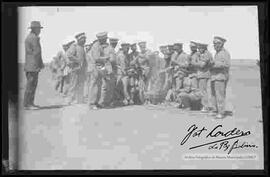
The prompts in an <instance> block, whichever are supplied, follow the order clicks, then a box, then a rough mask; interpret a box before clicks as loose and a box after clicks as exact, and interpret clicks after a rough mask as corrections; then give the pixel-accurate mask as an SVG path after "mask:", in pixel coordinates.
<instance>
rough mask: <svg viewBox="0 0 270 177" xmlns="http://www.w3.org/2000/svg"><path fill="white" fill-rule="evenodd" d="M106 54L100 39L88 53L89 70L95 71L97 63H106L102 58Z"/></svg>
mask: <svg viewBox="0 0 270 177" xmlns="http://www.w3.org/2000/svg"><path fill="white" fill-rule="evenodd" d="M103 55H104V49H103V47H102V46H101V45H100V43H99V42H98V41H96V42H95V43H94V44H93V46H92V48H91V49H90V51H89V52H88V53H87V64H88V67H87V71H88V72H93V71H95V70H96V66H97V63H100V64H105V60H102V59H101V56H103Z"/></svg>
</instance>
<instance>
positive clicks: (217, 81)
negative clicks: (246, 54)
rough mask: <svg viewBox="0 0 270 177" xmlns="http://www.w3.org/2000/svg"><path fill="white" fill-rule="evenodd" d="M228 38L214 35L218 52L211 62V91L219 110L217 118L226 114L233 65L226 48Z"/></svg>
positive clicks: (215, 110)
mask: <svg viewBox="0 0 270 177" xmlns="http://www.w3.org/2000/svg"><path fill="white" fill-rule="evenodd" d="M225 42H226V39H224V38H222V37H218V36H215V37H214V41H213V44H214V48H215V50H216V54H215V56H214V60H213V61H212V62H211V70H210V72H211V91H212V98H213V105H214V106H215V107H214V112H217V115H216V118H219V119H221V118H223V117H224V116H225V99H226V87H227V82H228V80H229V69H230V65H231V56H230V54H229V52H228V51H227V50H226V49H225V48H224V43H225Z"/></svg>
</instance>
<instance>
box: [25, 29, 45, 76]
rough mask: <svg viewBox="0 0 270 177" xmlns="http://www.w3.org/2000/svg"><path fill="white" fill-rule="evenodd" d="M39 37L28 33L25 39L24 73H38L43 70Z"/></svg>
mask: <svg viewBox="0 0 270 177" xmlns="http://www.w3.org/2000/svg"><path fill="white" fill-rule="evenodd" d="M43 66H44V65H43V61H42V57H41V46H40V42H39V37H38V36H37V35H35V34H34V33H32V32H30V34H28V36H27V37H26V39H25V66H24V70H25V71H26V72H39V71H40V70H41V69H42V68H43Z"/></svg>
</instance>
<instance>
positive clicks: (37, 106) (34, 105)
mask: <svg viewBox="0 0 270 177" xmlns="http://www.w3.org/2000/svg"><path fill="white" fill-rule="evenodd" d="M31 106H33V107H36V108H40V106H39V105H36V104H32V105H31Z"/></svg>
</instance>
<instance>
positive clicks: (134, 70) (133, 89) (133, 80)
mask: <svg viewBox="0 0 270 177" xmlns="http://www.w3.org/2000/svg"><path fill="white" fill-rule="evenodd" d="M130 50H131V52H130V53H129V56H128V58H129V61H130V63H129V66H130V70H129V74H130V76H129V77H130V82H129V87H130V96H131V100H132V102H131V104H133V103H134V104H139V103H140V100H139V97H138V91H139V87H138V84H139V76H140V74H141V73H140V71H141V70H140V68H139V64H138V56H139V52H138V51H137V43H133V44H130Z"/></svg>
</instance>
